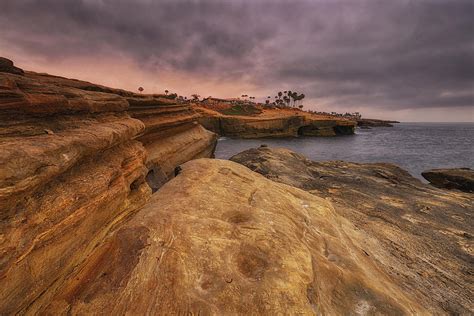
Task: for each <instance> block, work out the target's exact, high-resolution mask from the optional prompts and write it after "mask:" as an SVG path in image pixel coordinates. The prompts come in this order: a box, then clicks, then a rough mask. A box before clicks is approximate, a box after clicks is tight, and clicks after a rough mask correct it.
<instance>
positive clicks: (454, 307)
mask: <svg viewBox="0 0 474 316" xmlns="http://www.w3.org/2000/svg"><path fill="white" fill-rule="evenodd" d="M231 160H233V161H236V162H239V163H242V164H243V165H245V166H247V167H249V168H250V169H252V170H254V171H256V172H258V173H261V174H262V175H264V176H266V177H267V178H269V179H272V180H274V181H276V182H281V183H285V184H289V185H291V186H295V187H298V188H301V189H304V190H306V191H308V192H310V193H312V194H313V195H315V196H318V197H322V198H325V199H326V200H327V201H329V202H331V203H332V205H333V206H334V209H335V212H336V213H337V214H339V215H341V216H342V217H344V218H345V219H347V220H349V221H350V222H351V223H353V224H354V225H355V227H356V230H357V232H358V233H359V234H360V236H364V237H363V238H364V242H363V243H362V244H363V245H364V246H363V247H362V248H363V249H364V251H365V253H366V256H367V260H369V261H370V262H371V263H372V264H374V265H375V266H376V267H377V269H378V271H380V273H384V274H385V275H386V276H387V278H388V279H389V280H390V282H391V284H392V285H393V286H399V287H400V288H403V291H404V293H405V294H406V295H407V296H408V297H410V298H411V299H414V300H415V301H416V302H418V303H419V304H420V305H421V306H422V308H423V309H424V312H423V313H424V314H461V315H468V314H472V312H473V311H474V305H473V301H472V297H474V292H473V286H472V284H473V281H474V280H473V278H472V260H473V236H472V228H473V225H474V222H473V217H472V214H471V213H472V210H473V209H474V200H473V198H472V195H470V194H467V193H457V192H453V191H444V190H440V189H437V188H434V187H432V186H430V185H427V184H424V183H422V182H421V181H419V180H417V179H415V178H413V177H412V176H410V175H409V174H408V172H406V171H404V170H403V169H401V168H399V167H397V166H395V165H392V164H357V163H350V162H343V161H331V162H314V161H310V160H307V159H306V158H305V157H303V156H301V155H299V154H296V153H294V152H291V151H289V150H286V149H273V148H268V147H261V148H258V149H250V150H247V151H244V152H242V153H240V154H238V155H236V156H234V157H232V158H231ZM351 236H352V235H351ZM389 314H390V313H389Z"/></svg>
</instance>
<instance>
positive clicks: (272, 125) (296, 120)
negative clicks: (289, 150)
mask: <svg viewBox="0 0 474 316" xmlns="http://www.w3.org/2000/svg"><path fill="white" fill-rule="evenodd" d="M197 110H198V112H199V113H200V114H201V115H202V117H201V118H199V122H200V123H201V124H202V125H203V126H204V127H205V128H207V129H209V130H211V131H213V132H215V133H218V134H219V135H221V136H228V137H234V138H263V137H296V136H336V135H350V134H354V130H355V125H356V123H355V122H353V121H349V120H345V119H334V118H327V117H321V116H317V115H313V114H310V113H307V112H302V111H294V110H293V111H291V110H285V109H280V110H266V111H264V112H263V113H262V114H259V115H252V116H241V115H223V114H221V113H218V112H216V111H211V110H209V109H203V108H197Z"/></svg>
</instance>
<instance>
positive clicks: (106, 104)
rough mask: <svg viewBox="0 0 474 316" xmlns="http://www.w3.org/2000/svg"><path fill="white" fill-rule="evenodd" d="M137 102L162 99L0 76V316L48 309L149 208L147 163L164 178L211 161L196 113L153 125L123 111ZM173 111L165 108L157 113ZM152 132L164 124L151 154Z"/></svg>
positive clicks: (157, 119)
mask: <svg viewBox="0 0 474 316" xmlns="http://www.w3.org/2000/svg"><path fill="white" fill-rule="evenodd" d="M135 98H137V99H142V98H146V99H147V100H148V99H151V100H152V101H151V102H152V103H153V104H156V103H157V101H156V100H158V99H160V97H159V96H149V97H145V96H141V95H135V94H134V93H132V92H127V91H124V90H118V89H112V88H107V87H103V86H99V85H94V84H92V83H88V82H84V81H78V80H71V79H66V78H61V77H55V76H51V75H43V74H35V73H31V72H25V73H24V75H18V74H15V73H12V72H11V71H10V72H0V314H2V315H10V314H16V313H25V312H27V311H29V310H31V308H32V306H33V305H34V302H36V301H48V300H49V299H50V298H51V296H52V295H53V294H54V293H56V291H57V289H58V288H59V287H60V286H61V285H62V284H64V282H66V280H67V279H68V278H69V277H70V276H71V273H72V272H73V271H74V270H75V269H76V268H77V267H83V266H84V263H85V261H87V260H89V259H88V258H89V257H90V255H91V253H92V252H93V249H95V247H98V246H100V244H101V243H102V242H103V239H104V238H105V236H107V235H108V233H109V232H111V231H113V230H115V229H116V228H117V227H120V226H121V225H122V224H123V222H124V221H125V220H126V219H128V218H129V217H130V216H132V215H133V214H134V212H136V211H137V210H138V209H140V208H141V207H142V206H143V205H144V204H145V203H146V201H147V200H148V199H149V198H150V197H151V194H152V189H151V188H150V186H149V185H148V184H147V180H149V178H150V172H152V171H153V169H151V168H150V157H153V159H154V161H158V163H156V164H154V165H153V168H154V169H160V170H167V169H173V168H174V167H176V166H178V165H179V164H180V163H182V162H185V161H187V160H190V159H193V158H195V157H198V156H200V155H201V156H211V155H212V154H213V149H214V146H215V135H214V134H212V133H210V132H208V131H205V130H204V129H203V128H202V127H201V126H199V125H197V123H196V122H195V121H196V114H195V113H194V114H192V113H191V114H189V115H188V117H187V118H186V119H184V118H183V115H181V114H179V113H176V112H170V113H169V114H168V115H161V113H160V115H150V117H151V119H153V124H149V121H148V120H147V119H146V118H143V121H142V120H140V119H137V118H133V117H131V116H130V115H129V113H128V112H127V110H129V107H130V105H131V104H133V106H135V105H136V103H137V102H134V101H133V99H135ZM172 108H175V105H173V104H161V103H160V104H159V106H156V107H155V109H154V110H155V111H156V112H159V111H164V112H167V111H169V109H172ZM188 112H192V111H188ZM183 122H185V123H186V124H184V123H183ZM150 126H154V127H156V126H160V128H159V129H156V130H154V133H155V134H154V137H155V138H156V139H158V140H159V145H158V144H156V143H154V144H155V147H156V148H158V149H156V148H155V149H156V150H155V151H153V152H152V151H150V152H147V146H148V145H149V143H148V142H147V144H145V145H144V143H142V142H141V141H140V140H142V137H146V136H147V135H149V133H148V132H149V129H150ZM177 127H179V129H177ZM152 129H153V128H152ZM178 131H179V132H178ZM173 137H174V138H173ZM150 142H151V143H153V141H152V140H150ZM160 150H161V151H160ZM160 155H161V156H160ZM160 163H162V164H161V165H160ZM169 178H170V177H169V176H166V177H165V178H164V179H161V180H160V181H161V182H159V181H158V182H159V183H158V184H157V185H158V186H159V185H162V183H163V182H165V181H167V180H168V179H169ZM155 180H156V179H155ZM155 182H156V181H155ZM127 238H129V237H127ZM125 240H128V239H125ZM140 242H141V241H140V240H138V241H135V240H134V241H132V243H133V245H139V244H140ZM133 245H132V244H128V245H127V246H128V247H131V248H133V247H134V246H133ZM137 247H138V246H137ZM117 264H118V265H122V263H121V262H118V263H117ZM124 273H125V272H124Z"/></svg>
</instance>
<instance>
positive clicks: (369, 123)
mask: <svg viewBox="0 0 474 316" xmlns="http://www.w3.org/2000/svg"><path fill="white" fill-rule="evenodd" d="M356 121H357V126H359V127H361V128H371V127H393V124H397V123H400V122H398V121H389V120H378V119H367V118H360V119H357V120H356Z"/></svg>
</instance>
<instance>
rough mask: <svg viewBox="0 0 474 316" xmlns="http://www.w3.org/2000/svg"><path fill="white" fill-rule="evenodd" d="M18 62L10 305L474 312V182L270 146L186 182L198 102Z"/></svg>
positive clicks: (4, 259)
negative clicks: (439, 182)
mask: <svg viewBox="0 0 474 316" xmlns="http://www.w3.org/2000/svg"><path fill="white" fill-rule="evenodd" d="M2 67H3V68H0V69H1V71H2V72H0V110H1V112H0V254H1V255H0V314H2V315H4V314H5V315H10V314H28V315H36V314H41V315H43V314H51V315H66V314H69V315H76V314H78V315H90V314H94V315H95V314H99V315H102V314H104V315H122V314H133V315H143V314H199V315H201V314H202V315H208V314H214V315H226V314H231V315H235V314H267V315H278V314H303V315H310V314H317V315H343V314H384V315H402V314H407V315H410V314H456V313H457V314H472V312H473V310H474V307H473V304H472V297H473V289H472V284H473V282H472V281H473V280H472V266H471V263H472V233H471V232H472V227H473V222H472V217H471V216H470V212H471V210H472V208H473V200H472V195H471V194H467V193H459V192H451V191H444V190H439V189H436V188H433V187H431V186H429V185H425V184H422V183H421V182H420V181H418V180H416V179H414V178H412V177H410V176H409V175H408V174H407V173H406V172H405V171H403V170H401V169H400V168H397V167H395V166H392V165H387V164H371V165H369V164H352V163H344V162H327V163H315V162H311V161H308V160H306V159H305V158H304V157H302V156H300V155H298V154H295V153H292V152H289V151H286V150H273V149H269V148H267V149H264V148H261V149H258V150H251V151H248V152H244V153H242V154H240V155H238V156H236V157H234V160H236V161H238V162H239V163H241V164H244V165H246V166H248V167H249V168H250V169H252V170H255V171H257V172H258V173H261V174H263V175H264V176H265V177H264V176H262V175H260V174H258V173H257V172H252V171H251V170H249V169H248V168H246V167H244V166H242V165H241V164H237V163H235V162H230V161H221V160H211V159H197V160H192V161H189V162H186V163H184V165H183V166H182V170H181V172H180V173H179V174H178V176H177V177H175V178H174V179H172V180H170V178H172V177H173V176H174V174H175V173H178V170H176V171H175V168H176V166H178V165H179V164H181V163H183V162H185V161H187V160H191V159H194V158H198V157H203V156H211V155H212V152H213V149H214V146H215V141H216V135H215V134H213V133H210V132H208V131H206V130H205V129H203V128H202V127H201V126H200V125H199V124H197V123H196V120H197V119H199V117H198V116H197V115H196V113H195V112H194V111H193V110H192V109H190V108H188V107H186V106H182V105H178V104H175V103H174V102H173V101H170V100H169V99H167V98H166V97H164V96H156V95H155V96H148V95H138V94H134V93H132V92H128V91H124V90H117V89H111V88H107V87H103V86H99V85H94V84H91V83H87V82H83V81H77V80H70V79H65V78H60V77H54V76H50V75H43V74H35V73H30V72H23V71H19V70H17V69H16V68H12V67H14V66H13V64H10V63H3V64H2ZM5 69H6V71H5ZM271 124H273V123H271ZM272 128H273V127H270V128H269V130H271V129H272ZM292 128H293V127H291V128H290V127H288V129H287V130H290V129H292ZM258 129H260V128H259V127H258V128H257V130H258ZM285 129H286V127H285V128H284V129H283V130H285ZM298 129H300V128H298ZM298 129H296V133H298ZM247 130H248V129H247ZM260 130H261V129H260ZM264 130H265V133H267V132H268V131H266V129H264ZM292 130H293V131H294V129H292ZM244 131H245V130H244ZM252 133H255V134H256V135H262V133H260V131H254V130H252ZM282 133H284V132H282ZM267 178H270V179H267ZM168 180H170V181H168ZM272 180H274V181H272ZM165 182H166V183H165ZM279 182H281V183H279ZM288 184H289V185H288ZM290 185H291V186H290ZM158 189H159V190H158ZM301 189H303V190H301ZM156 190H158V191H156ZM153 191H156V192H155V193H154V194H153V195H152V192H153ZM305 191H308V192H305Z"/></svg>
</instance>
